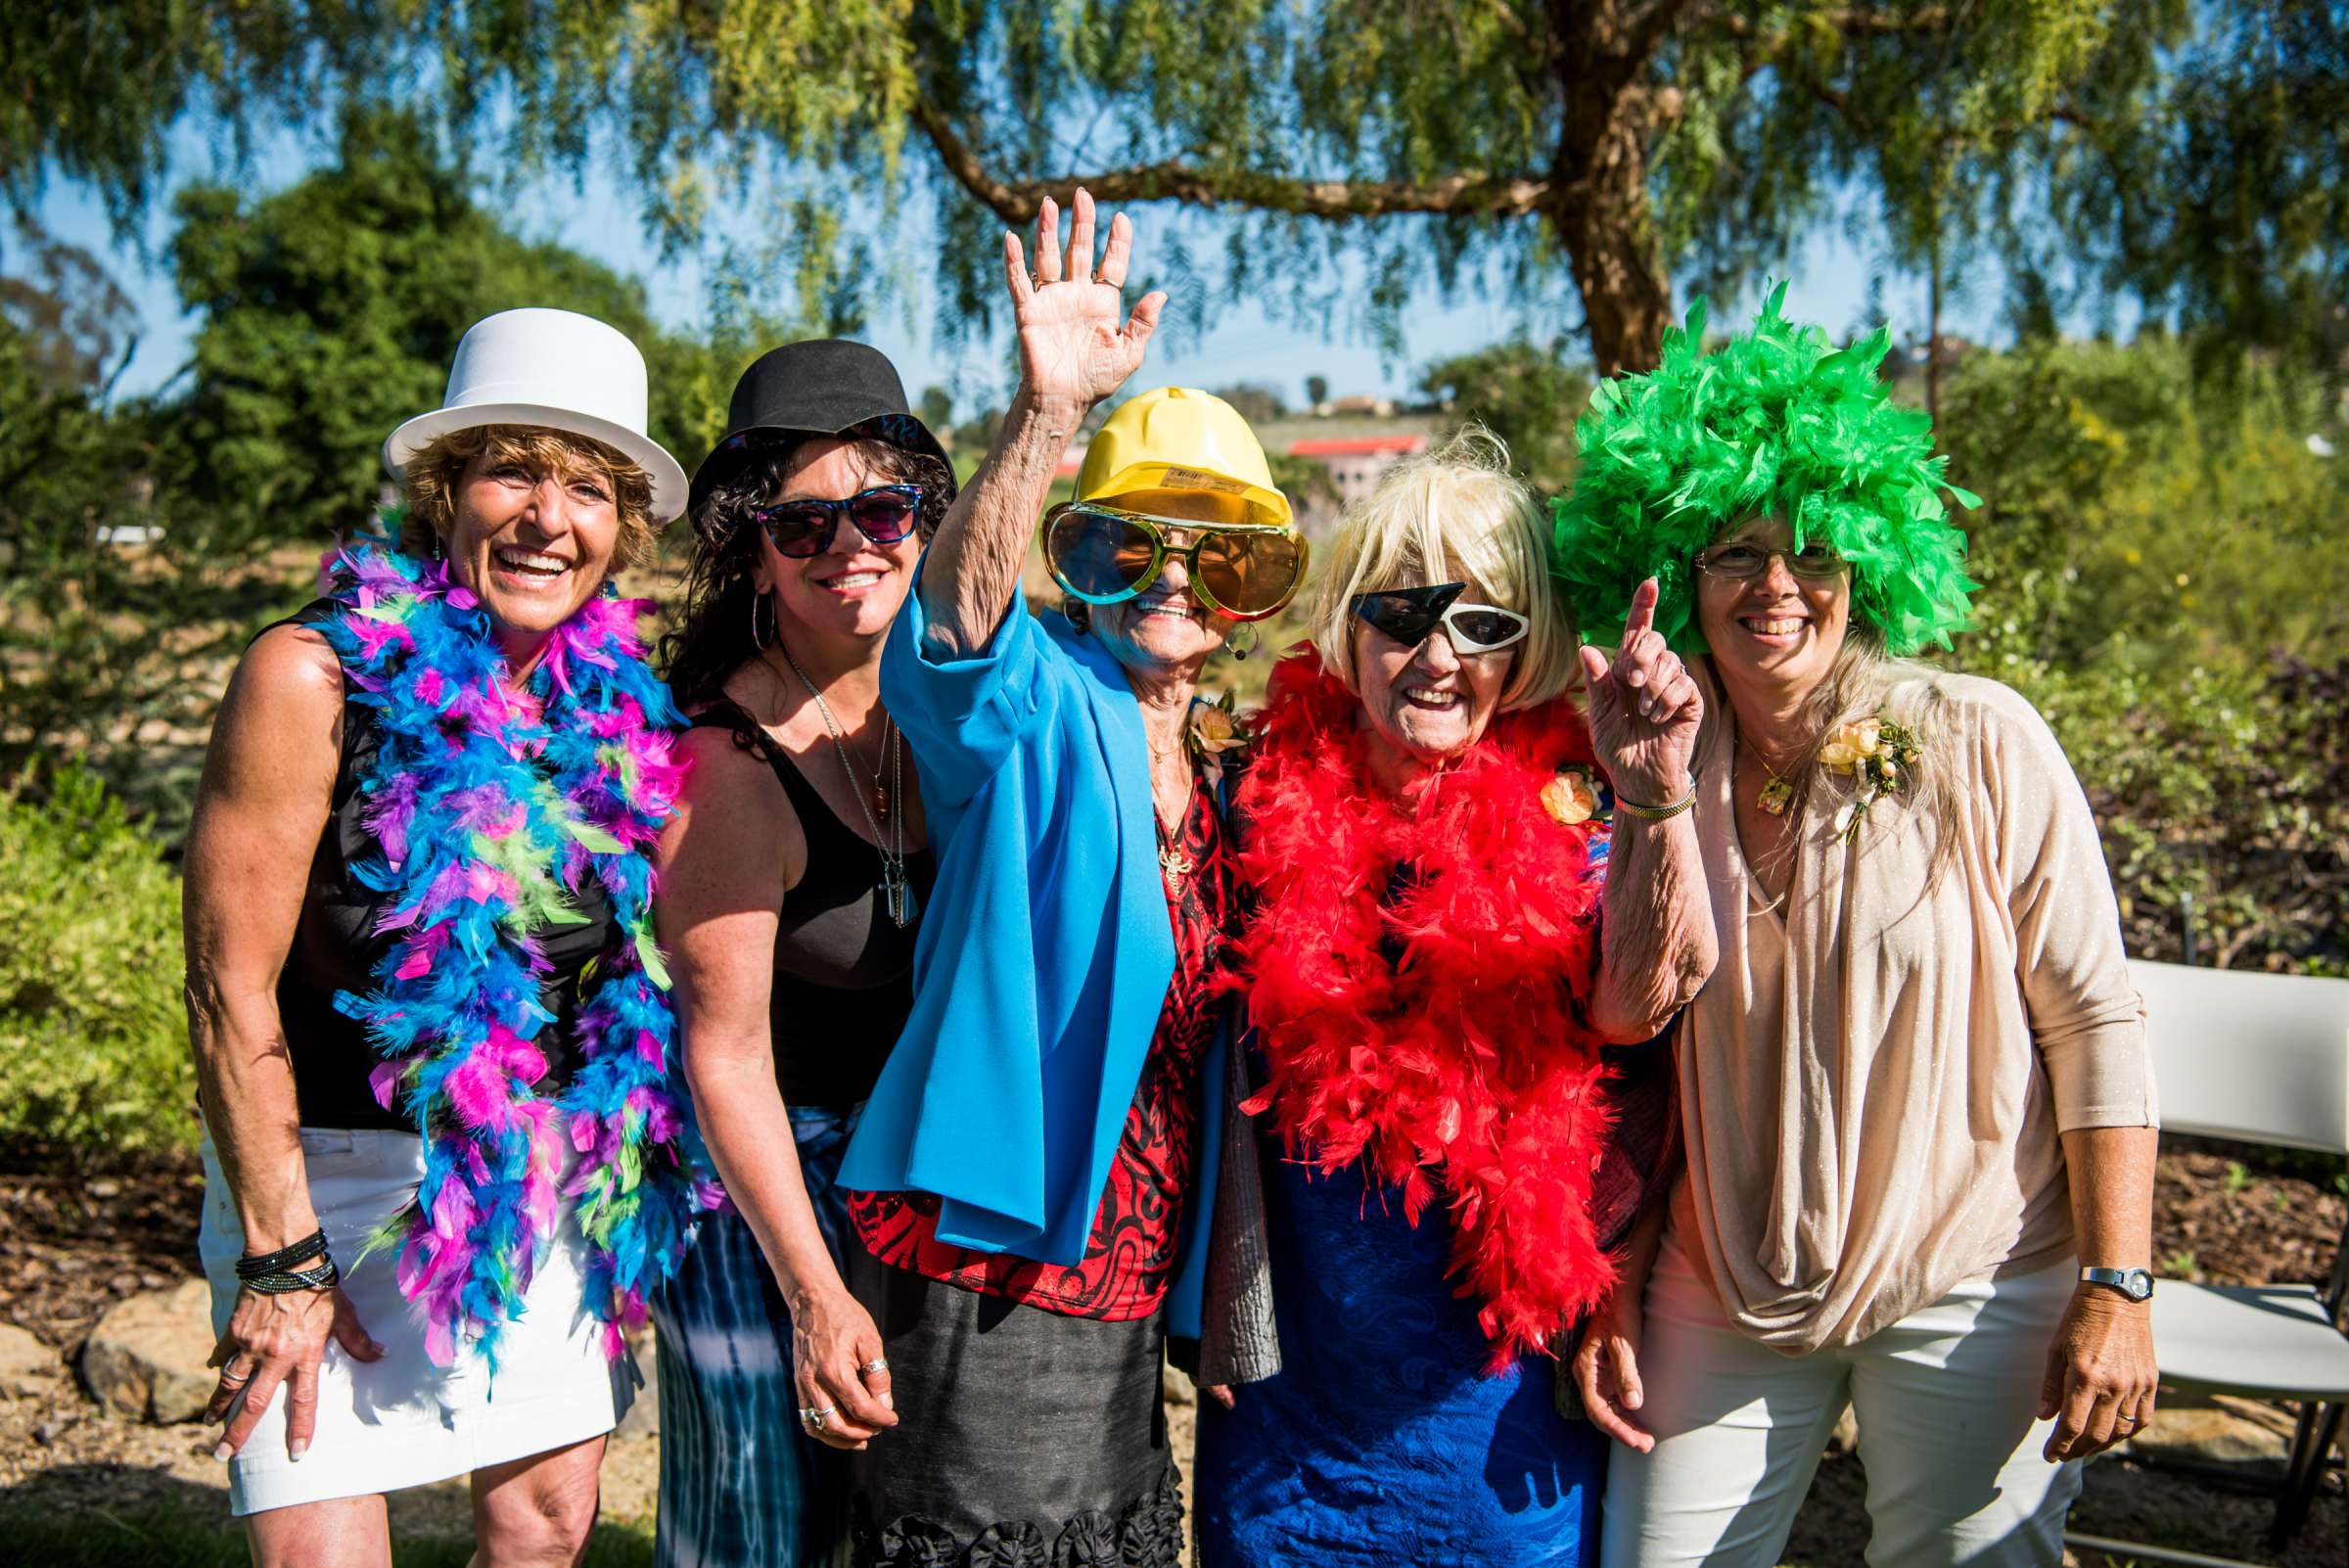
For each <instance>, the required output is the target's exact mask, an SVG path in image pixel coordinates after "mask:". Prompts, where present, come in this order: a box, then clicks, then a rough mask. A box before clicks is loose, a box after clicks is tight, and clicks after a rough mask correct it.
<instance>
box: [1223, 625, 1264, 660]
mask: <svg viewBox="0 0 2349 1568" xmlns="http://www.w3.org/2000/svg"><path fill="white" fill-rule="evenodd" d="M1243 638H1245V639H1246V640H1245V641H1242V640H1241V639H1243ZM1223 646H1224V647H1226V648H1228V649H1230V650H1231V656H1232V657H1233V658H1234V659H1246V658H1247V657H1248V656H1249V655H1250V654H1252V653H1254V652H1255V651H1256V623H1255V622H1253V621H1243V622H1241V623H1239V624H1238V625H1237V626H1234V627H1233V628H1232V632H1231V635H1230V636H1229V637H1226V638H1225V639H1224V640H1223Z"/></svg>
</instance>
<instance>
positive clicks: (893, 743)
mask: <svg viewBox="0 0 2349 1568" xmlns="http://www.w3.org/2000/svg"><path fill="white" fill-rule="evenodd" d="M775 646H776V647H778V648H782V650H783V662H784V663H785V664H787V665H789V666H791V672H792V673H793V674H795V675H797V676H799V677H800V684H801V685H803V686H805V687H806V688H807V695H808V696H810V697H812V698H814V699H815V711H816V712H817V713H819V714H821V715H824V732H825V733H826V734H828V735H830V736H831V737H832V749H833V750H834V751H836V752H838V753H839V754H840V770H841V771H842V772H844V773H846V774H848V776H849V793H850V794H852V795H853V796H855V797H856V809H857V810H859V811H862V812H863V813H864V825H865V826H866V827H868V828H871V829H872V830H873V853H876V854H878V855H880V856H881V901H882V904H883V906H884V907H886V908H887V909H888V910H889V918H890V919H891V920H893V921H895V922H896V923H897V924H898V925H899V926H902V925H904V924H905V922H906V921H908V920H911V919H912V918H913V890H912V888H911V886H910V885H908V884H907V882H906V880H905V812H904V810H903V808H902V807H903V805H904V795H903V793H902V789H903V785H904V756H905V749H904V746H903V744H902V737H901V736H900V735H899V734H898V728H897V725H896V724H895V723H894V722H892V723H890V724H889V728H888V735H889V740H888V743H887V744H888V746H889V793H888V794H887V795H882V794H881V780H880V779H879V777H877V776H876V777H875V778H874V780H873V793H874V794H875V795H876V796H879V797H880V799H881V800H882V802H883V803H884V804H883V806H882V811H883V814H885V815H889V816H890V824H889V825H890V831H891V838H890V840H889V841H888V842H886V843H884V842H883V840H882V834H881V824H880V822H879V821H878V820H877V819H876V818H875V817H874V815H873V806H872V802H871V801H868V800H866V799H865V794H864V780H863V779H862V778H860V777H858V776H857V768H856V763H855V761H853V760H852V758H851V757H850V756H849V743H848V741H847V740H846V739H844V738H843V737H842V735H841V732H840V724H839V721H838V720H836V719H835V718H833V716H832V705H831V704H830V703H828V702H826V701H824V694H823V693H822V692H820V691H817V690H816V689H815V682H814V681H812V680H809V679H808V678H807V671H806V670H805V669H801V668H800V662H799V661H798V660H797V659H794V658H793V657H792V656H791V650H790V649H789V648H787V647H784V646H783V639H782V638H780V637H777V638H776V639H775ZM893 798H894V799H895V800H896V801H897V802H898V807H899V809H898V811H896V812H895V813H894V814H892V813H890V810H889V807H888V805H887V803H888V802H889V801H890V800H891V799H893Z"/></svg>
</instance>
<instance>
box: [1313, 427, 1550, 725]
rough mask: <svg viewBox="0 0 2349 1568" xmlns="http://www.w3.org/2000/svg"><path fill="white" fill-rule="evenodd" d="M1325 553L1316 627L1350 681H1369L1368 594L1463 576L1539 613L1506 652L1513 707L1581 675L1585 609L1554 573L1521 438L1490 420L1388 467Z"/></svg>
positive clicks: (1534, 701) (1501, 601) (1479, 589)
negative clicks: (1522, 473)
mask: <svg viewBox="0 0 2349 1568" xmlns="http://www.w3.org/2000/svg"><path fill="white" fill-rule="evenodd" d="M1322 560H1323V563H1324V564H1323V569H1322V572H1321V574H1320V580H1319V581H1318V583H1317V584H1316V585H1315V587H1314V590H1313V602H1312V605H1311V607H1310V609H1309V610H1308V612H1307V613H1308V616H1309V617H1310V620H1309V622H1308V625H1307V630H1306V635H1307V636H1308V637H1310V638H1312V640H1313V647H1314V649H1315V650H1316V651H1318V652H1319V653H1320V655H1321V665H1322V668H1323V669H1327V670H1328V671H1329V672H1330V673H1331V674H1333V675H1335V676H1337V678H1338V679H1339V680H1341V681H1344V682H1345V684H1346V689H1347V690H1348V691H1352V692H1356V693H1358V694H1359V692H1360V691H1361V685H1360V683H1359V680H1358V679H1357V678H1356V673H1355V668H1354V646H1355V634H1356V629H1357V628H1358V627H1359V626H1361V625H1362V624H1363V623H1362V621H1361V620H1360V619H1359V617H1357V616H1356V615H1355V613H1354V596H1355V595H1356V594H1358V593H1377V592H1381V591H1383V590H1385V589H1388V588H1418V587H1425V586H1426V585H1428V584H1429V583H1434V582H1457V581H1461V580H1465V581H1466V582H1467V583H1468V592H1467V593H1466V594H1464V595H1463V596H1462V597H1463V598H1464V599H1467V600H1471V601H1475V602H1478V603H1485V604H1497V605H1499V606H1500V607H1501V608H1502V609H1504V610H1514V611H1516V612H1517V613H1518V614H1520V615H1522V616H1524V617H1525V618H1526V619H1527V620H1529V621H1531V622H1532V623H1533V624H1532V625H1531V627H1529V628H1528V630H1527V631H1526V634H1525V640H1524V641H1522V642H1520V643H1518V644H1517V646H1515V647H1514V648H1511V649H1508V650H1507V651H1506V653H1507V657H1509V658H1511V659H1512V660H1513V661H1514V663H1513V664H1512V665H1511V666H1510V669H1509V678H1508V683H1507V684H1506V685H1504V686H1502V687H1501V691H1500V706H1501V708H1502V709H1503V710H1509V709H1518V708H1534V707H1538V706H1540V705H1541V704H1543V703H1545V702H1549V701H1551V700H1552V699H1553V698H1557V697H1560V696H1563V695H1565V694H1566V693H1567V692H1569V691H1571V690H1573V689H1574V687H1575V684H1576V682H1577V680H1578V679H1579V678H1580V675H1581V671H1582V665H1581V661H1580V660H1579V658H1578V657H1577V655H1576V644H1577V642H1578V641H1579V639H1578V638H1577V637H1576V636H1575V631H1574V621H1573V617H1572V616H1571V615H1569V614H1568V612H1567V609H1566V603H1565V600H1564V598H1563V597H1562V596H1561V595H1560V594H1559V593H1558V591H1557V588H1556V587H1555V585H1554V584H1552V583H1551V581H1550V578H1549V528H1548V525H1547V524H1546V523H1544V522H1543V517H1542V512H1541V509H1540V508H1539V507H1538V506H1537V505H1536V504H1535V501H1534V492H1533V491H1532V490H1531V489H1530V488H1528V487H1527V486H1526V484H1524V483H1523V482H1522V481H1520V480H1519V479H1517V478H1516V477H1515V476H1514V475H1512V474H1510V472H1509V449H1508V448H1507V447H1506V446H1504V445H1502V444H1501V440H1500V438H1499V437H1497V436H1496V435H1494V434H1493V433H1492V432H1491V431H1489V430H1487V429H1485V428H1484V427H1483V426H1482V425H1477V424H1470V425H1467V426H1464V427H1462V429H1461V430H1460V432H1459V433H1458V434H1457V435H1455V436H1453V437H1451V438H1450V439H1448V440H1446V441H1445V442H1443V444H1441V445H1439V446H1435V447H1431V448H1430V449H1428V450H1427V451H1424V452H1421V453H1419V454H1418V455H1416V456H1414V457H1408V458H1405V459H1404V461H1402V462H1400V463H1397V464H1396V465H1395V466H1394V467H1393V468H1390V469H1388V470H1387V472H1386V473H1385V475H1384V476H1382V477H1381V478H1380V480H1379V482H1378V487H1377V488H1376V489H1374V490H1372V491H1371V492H1370V494H1369V495H1368V496H1367V497H1365V498H1364V499H1363V500H1361V501H1359V502H1358V503H1356V504H1355V505H1354V506H1351V507H1349V508H1347V510H1346V514H1345V516H1344V517H1342V518H1340V519H1339V520H1338V530H1337V533H1336V534H1335V535H1334V536H1333V537H1332V538H1331V539H1330V541H1329V547H1328V550H1327V552H1326V553H1325V554H1324V556H1323V558H1322Z"/></svg>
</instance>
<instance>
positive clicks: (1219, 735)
mask: <svg viewBox="0 0 2349 1568" xmlns="http://www.w3.org/2000/svg"><path fill="white" fill-rule="evenodd" d="M1236 696H1237V694H1236V693H1233V692H1228V691H1227V692H1225V693H1224V694H1223V695H1222V696H1221V697H1220V698H1218V699H1217V700H1216V701H1214V702H1212V703H1204V702H1203V703H1194V704H1192V705H1191V755H1192V756H1194V757H1196V758H1198V759H1199V771H1200V773H1201V774H1202V775H1204V776H1205V777H1206V779H1207V781H1208V783H1210V784H1221V783H1222V782H1223V754H1224V753H1226V752H1236V751H1238V750H1239V749H1240V748H1242V747H1243V746H1246V745H1247V744H1248V727H1247V726H1246V725H1245V724H1243V723H1241V722H1240V715H1238V714H1237V713H1236V712H1234V711H1233V707H1232V704H1233V702H1234V700H1235V698H1236Z"/></svg>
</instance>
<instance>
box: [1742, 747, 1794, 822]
mask: <svg viewBox="0 0 2349 1568" xmlns="http://www.w3.org/2000/svg"><path fill="white" fill-rule="evenodd" d="M1745 749H1746V752H1747V753H1748V754H1749V755H1750V756H1751V757H1752V758H1753V760H1754V761H1757V762H1759V763H1760V764H1761V765H1762V771H1763V772H1764V773H1766V774H1767V775H1769V780H1770V781H1769V782H1768V783H1766V784H1764V785H1763V786H1762V792H1761V793H1760V794H1759V795H1757V796H1755V797H1754V805H1756V806H1757V807H1761V808H1762V809H1763V810H1765V811H1767V812H1769V813H1770V814H1771V815H1772V816H1784V815H1785V814H1786V807H1789V806H1792V805H1793V804H1794V780H1792V779H1790V778H1788V777H1786V775H1785V773H1781V772H1779V771H1778V770H1777V769H1776V768H1774V767H1772V766H1771V765H1770V759H1769V758H1767V757H1764V756H1763V755H1762V749H1761V748H1760V747H1759V746H1754V745H1750V744H1749V745H1747V746H1746V748H1745ZM1792 771H1793V769H1792V768H1788V769H1787V772H1792Z"/></svg>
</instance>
